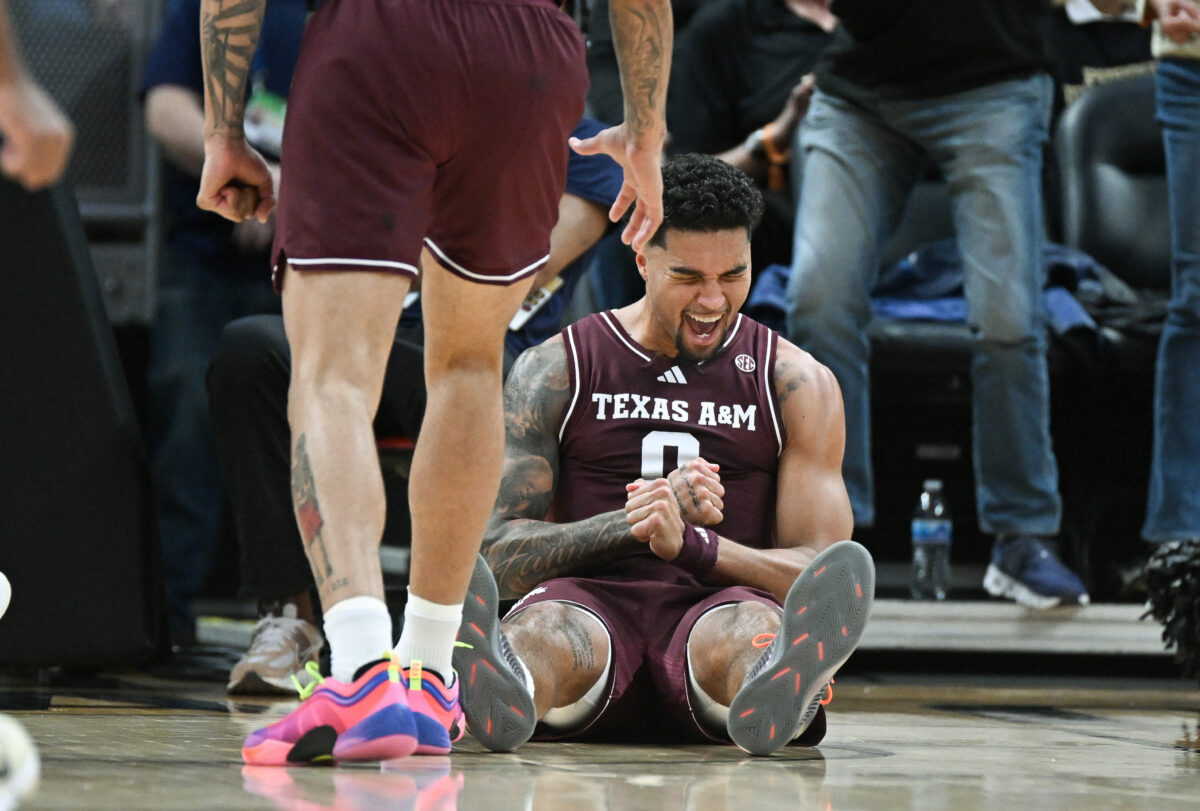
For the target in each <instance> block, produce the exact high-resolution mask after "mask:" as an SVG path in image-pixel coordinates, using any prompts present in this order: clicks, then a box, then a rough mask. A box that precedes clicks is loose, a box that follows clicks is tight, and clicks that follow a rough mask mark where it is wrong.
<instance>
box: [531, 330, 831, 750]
mask: <svg viewBox="0 0 1200 811" xmlns="http://www.w3.org/2000/svg"><path fill="white" fill-rule="evenodd" d="M563 345H564V348H565V351H566V355H567V367H568V371H569V377H570V384H571V394H570V398H569V400H568V403H567V406H566V408H565V409H564V411H563V414H562V416H561V418H560V422H559V426H558V428H559V475H558V481H557V483H556V486H555V494H554V501H553V503H552V505H551V512H550V516H549V517H548V518H549V520H552V521H556V522H559V523H568V522H572V521H578V520H581V519H584V518H589V517H591V516H594V515H597V514H599V513H603V512H610V511H612V510H623V509H624V507H625V498H626V492H625V485H626V484H627V483H629V482H632V481H634V480H635V479H637V478H639V477H640V478H644V479H647V480H649V479H654V478H660V477H664V476H666V475H667V474H668V473H670V472H671V471H672V470H674V469H676V468H677V467H680V466H681V465H683V464H686V463H687V462H688V461H689V460H691V459H694V458H696V457H702V458H704V459H706V460H708V461H709V462H713V463H715V464H718V465H720V472H719V475H720V477H721V483H722V485H724V487H725V495H724V499H723V500H724V504H725V509H724V520H723V521H722V522H721V523H720V524H718V525H716V526H715V527H713V529H715V530H716V532H717V533H718V534H720V535H722V536H723V537H725V538H728V539H730V540H734V541H737V542H739V543H742V544H745V545H747V546H752V547H756V548H771V547H774V546H775V545H776V539H775V493H776V474H777V470H778V463H779V453H780V451H781V449H782V447H783V443H784V441H785V440H786V436H785V434H784V428H783V420H782V417H781V415H780V412H779V404H778V402H777V400H776V395H775V389H774V385H773V377H774V370H775V359H776V354H777V352H778V346H779V336H778V335H777V334H776V333H774V332H773V331H771V330H770V329H768V328H767V327H764V326H763V325H762V324H759V323H758V322H756V321H753V320H751V319H749V318H747V317H745V316H742V315H739V316H737V317H736V318H735V319H734V321H733V324H732V326H731V327H730V330H729V334H728V335H727V336H726V340H725V343H724V344H723V345H722V350H721V352H720V353H719V354H718V355H717V356H716V357H715V358H713V359H711V360H709V361H706V362H704V363H699V364H696V363H689V362H687V361H684V360H681V359H679V358H668V357H663V356H656V355H655V354H654V353H652V352H650V351H648V350H646V349H645V348H643V347H642V346H640V345H639V344H638V343H637V342H636V341H634V339H633V338H632V337H631V336H630V335H629V333H628V332H627V331H626V330H625V328H624V327H622V326H621V324H620V323H619V321H618V320H617V318H616V316H615V314H614V313H612V312H611V311H610V312H603V313H597V314H595V315H592V316H589V317H587V318H584V319H582V320H580V321H578V322H577V323H575V324H573V325H571V326H570V327H567V329H565V330H564V331H563ZM547 600H558V601H564V602H568V603H572V604H575V605H578V606H580V607H582V608H585V609H586V610H588V611H590V612H591V613H593V614H595V615H596V616H597V617H599V618H600V620H601V621H602V622H603V623H604V624H605V626H606V627H607V628H608V630H609V634H610V638H611V642H612V651H613V660H612V663H613V667H612V671H613V673H612V677H611V681H610V688H611V689H610V692H609V695H608V699H607V704H606V705H605V706H604V707H603V709H601V711H600V712H599V713H597V715H596V716H595V717H593V718H592V719H590V720H589V722H588V723H587V725H586V726H585V727H584V728H583V729H581V730H576V731H573V732H571V733H570V737H573V738H579V737H587V738H590V739H617V740H626V741H628V740H631V739H651V740H679V739H681V738H682V739H685V740H686V739H691V740H704V739H710V738H712V737H713V735H712V733H713V730H705V729H704V728H703V727H701V726H700V725H699V723H698V722H697V721H696V718H695V715H694V713H693V712H692V708H691V704H690V697H689V695H688V688H687V681H688V679H687V639H688V636H689V635H690V633H691V629H692V627H693V626H694V625H695V623H696V621H697V620H698V619H699V618H700V617H701V616H702V615H703V614H704V613H705V612H707V611H708V610H710V609H712V608H714V607H716V606H718V605H722V604H725V603H731V602H741V601H744V600H756V601H759V602H764V603H767V604H770V605H775V606H777V605H778V601H776V600H775V598H774V597H773V596H772V595H770V594H767V593H766V592H763V591H758V590H756V589H750V588H745V587H741V586H735V587H728V588H726V587H719V586H708V585H704V584H702V583H701V582H700V581H699V580H697V579H696V578H695V577H694V576H693V575H691V574H689V573H688V572H685V571H684V570H682V569H680V568H678V567H677V566H675V565H674V564H673V563H670V562H668V561H664V560H662V559H660V558H658V557H657V556H656V555H654V553H653V552H651V551H650V550H649V547H644V546H639V548H638V549H636V550H635V551H634V552H632V553H631V554H630V555H629V556H627V557H626V558H624V559H622V560H618V561H615V562H613V563H611V564H609V565H607V566H605V567H604V568H602V569H600V570H598V571H596V572H595V573H594V574H593V575H591V576H589V577H586V578H574V577H568V578H558V579H555V580H551V581H548V582H546V583H542V584H540V585H539V587H538V588H537V589H535V590H534V592H532V593H531V594H530V595H528V596H527V597H525V598H524V599H522V600H521V601H519V602H518V603H517V605H516V606H515V607H514V612H516V611H520V610H522V609H524V608H526V607H528V606H530V605H533V604H534V603H538V602H544V601H547ZM663 710H666V712H664V711H663ZM824 729H825V719H824V715H823V713H822V714H819V715H818V717H817V718H816V719H814V721H813V724H812V725H811V726H810V727H809V731H808V732H806V733H805V735H804V736H802V738H801V741H802V742H803V743H805V744H808V745H811V744H813V743H816V742H817V741H819V740H820V738H821V737H823V735H824ZM541 732H542V734H543V736H544V737H550V735H549V734H547V733H548V730H546V729H544V728H543V730H541ZM584 733H586V734H584Z"/></svg>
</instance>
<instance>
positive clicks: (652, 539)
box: [625, 479, 683, 560]
mask: <svg viewBox="0 0 1200 811" xmlns="http://www.w3.org/2000/svg"><path fill="white" fill-rule="evenodd" d="M625 521H626V523H628V524H629V526H630V527H631V528H632V531H633V537H634V538H636V539H637V540H639V541H641V542H642V543H644V544H648V545H649V546H650V551H651V552H653V553H654V554H655V555H658V557H660V558H662V559H663V560H675V558H677V557H679V552H680V550H681V549H683V516H681V515H680V513H679V503H678V502H677V501H676V500H675V492H674V491H673V490H672V489H671V483H670V482H669V481H667V480H666V479H654V480H653V481H649V482H648V481H646V480H645V479H638V480H637V481H633V482H630V483H629V484H627V485H625Z"/></svg>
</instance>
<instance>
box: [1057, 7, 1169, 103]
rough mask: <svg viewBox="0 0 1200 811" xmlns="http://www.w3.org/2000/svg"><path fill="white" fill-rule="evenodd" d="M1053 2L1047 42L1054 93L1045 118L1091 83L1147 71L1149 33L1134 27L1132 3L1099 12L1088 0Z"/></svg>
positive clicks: (1150, 62)
mask: <svg viewBox="0 0 1200 811" xmlns="http://www.w3.org/2000/svg"><path fill="white" fill-rule="evenodd" d="M1054 5H1055V9H1054V16H1053V17H1052V18H1051V23H1050V44H1051V47H1052V48H1053V49H1054V56H1055V59H1054V62H1055V65H1054V79H1055V85H1056V92H1055V99H1054V110H1055V115H1054V117H1053V118H1052V119H1051V120H1057V117H1058V113H1060V112H1061V111H1062V109H1063V108H1064V107H1066V106H1067V105H1068V104H1070V103H1071V102H1073V101H1074V100H1075V99H1077V98H1079V95H1080V94H1081V93H1083V92H1084V91H1085V90H1087V89H1088V88H1089V87H1091V86H1093V85H1096V84H1100V83H1102V82H1108V81H1112V80H1113V79H1118V78H1122V77H1125V76H1131V75H1136V74H1142V73H1149V72H1150V71H1151V70H1153V68H1154V65H1153V62H1152V61H1151V57H1150V32H1149V31H1147V30H1146V29H1145V28H1143V27H1142V26H1140V25H1138V17H1137V13H1136V12H1135V10H1134V8H1133V3H1131V2H1128V3H1127V2H1123V1H1122V0H1118V2H1117V3H1116V4H1115V5H1113V6H1108V5H1106V7H1107V8H1110V10H1111V13H1105V12H1102V11H1100V10H1099V9H1098V8H1097V7H1096V6H1095V5H1094V4H1093V3H1092V2H1091V0H1054ZM1101 5H1105V4H1104V2H1103V0H1101Z"/></svg>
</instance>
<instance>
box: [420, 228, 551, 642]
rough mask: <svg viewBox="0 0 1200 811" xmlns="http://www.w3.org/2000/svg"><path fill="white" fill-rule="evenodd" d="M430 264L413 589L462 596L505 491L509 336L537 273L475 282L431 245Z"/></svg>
mask: <svg viewBox="0 0 1200 811" xmlns="http://www.w3.org/2000/svg"><path fill="white" fill-rule="evenodd" d="M421 264H422V267H424V268H425V272H424V274H423V279H422V286H421V308H422V317H423V318H424V320H425V387H426V391H427V392H428V394H427V400H426V406H425V419H424V422H423V423H422V424H421V440H420V442H418V443H417V447H416V450H415V452H414V456H413V464H412V474H411V476H410V479H409V500H410V501H411V508H412V524H413V551H412V568H411V575H410V584H411V585H410V587H409V591H410V592H411V593H412V594H416V595H418V596H420V597H422V598H424V599H426V600H431V601H433V602H436V603H455V602H462V599H463V596H464V595H465V594H466V593H467V583H468V582H469V581H470V578H471V571H472V569H473V568H474V565H475V557H476V555H477V554H478V553H479V545H480V541H481V540H482V538H483V531H484V528H485V527H486V525H487V519H488V516H489V515H490V514H491V510H492V505H493V503H494V502H495V498H496V492H497V491H498V490H499V488H500V466H501V461H502V458H503V454H504V413H503V408H502V399H501V396H502V388H503V380H502V369H503V360H504V336H505V333H506V332H507V330H508V323H509V322H510V321H511V320H512V317H513V315H514V314H515V313H516V311H517V308H518V307H519V306H520V305H521V302H522V301H524V299H525V296H526V294H527V293H528V292H529V287H530V284H531V283H532V279H531V278H528V277H527V278H525V279H522V280H519V281H517V282H515V283H513V284H511V285H508V286H502V285H492V284H480V283H477V282H472V281H467V280H466V279H463V278H461V277H459V276H456V275H454V274H453V273H451V272H450V271H448V270H446V269H445V268H444V267H441V266H439V265H438V264H437V263H436V260H434V259H433V258H432V256H431V255H430V254H429V252H428V251H426V252H424V253H423V254H422V257H421ZM455 631H457V626H456V627H455Z"/></svg>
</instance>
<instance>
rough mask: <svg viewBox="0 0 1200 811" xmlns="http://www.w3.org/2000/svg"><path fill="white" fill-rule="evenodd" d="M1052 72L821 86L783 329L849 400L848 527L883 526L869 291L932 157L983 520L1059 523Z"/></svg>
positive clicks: (1043, 529)
mask: <svg viewBox="0 0 1200 811" xmlns="http://www.w3.org/2000/svg"><path fill="white" fill-rule="evenodd" d="M1051 93H1052V83H1051V80H1050V78H1049V77H1048V76H1045V75H1037V76H1034V77H1031V78H1028V79H1021V80H1013V81H1007V82H1000V83H996V84H992V85H988V86H985V87H981V88H978V89H975V90H971V91H966V92H962V93H956V94H952V95H948V96H941V97H937V98H932V99H917V100H889V101H876V102H875V103H873V104H871V105H869V106H861V105H858V104H851V103H849V102H847V101H845V100H842V99H839V98H836V97H832V96H829V95H827V94H824V93H822V92H820V91H817V92H816V93H815V94H814V96H813V100H812V105H811V106H810V108H809V111H808V115H807V116H806V118H805V120H804V124H803V127H802V130H801V133H800V145H801V148H802V154H803V160H804V166H803V180H802V182H801V200H800V206H799V211H798V214H797V217H796V239H795V243H796V252H795V257H794V260H793V267H792V274H791V279H790V282H789V285H788V307H789V314H788V334H789V337H790V338H791V340H792V341H793V342H795V343H797V344H799V345H800V346H801V347H802V348H804V349H806V350H808V351H809V352H811V353H812V354H813V355H814V356H815V357H816V359H817V360H819V361H821V362H822V363H824V364H825V365H826V366H828V367H829V368H830V369H831V370H832V371H833V373H834V375H836V377H837V379H838V382H839V383H840V384H841V388H842V397H843V399H844V402H845V409H846V454H845V458H844V461H843V474H844V476H845V479H846V487H847V489H848V490H849V493H850V502H851V505H852V506H853V509H854V517H855V523H856V524H858V525H859V526H870V525H872V524H873V523H874V519H875V508H874V485H873V477H872V470H871V427H870V416H871V409H870V403H871V397H870V390H869V362H870V344H869V342H868V339H867V335H866V327H867V324H868V322H870V320H871V307H870V301H869V291H870V289H871V286H872V284H873V282H874V281H875V278H876V276H877V274H878V272H879V256H880V250H881V246H882V245H883V244H884V242H885V241H886V239H887V237H888V236H889V235H890V234H891V232H892V231H893V230H894V229H895V227H896V225H897V222H898V221H899V217H900V214H901V213H902V211H903V208H904V204H905V201H906V200H907V199H908V195H909V192H910V191H911V189H912V187H913V185H914V184H915V182H916V181H917V179H918V178H919V177H920V175H921V173H922V171H923V168H924V165H925V160H926V157H925V155H928V157H929V159H932V160H933V161H934V162H936V164H937V165H938V167H939V168H940V169H941V172H942V176H943V177H944V178H945V179H946V182H947V184H948V189H949V192H950V197H951V200H952V206H953V219H954V226H955V231H956V233H957V237H958V242H959V248H960V250H961V252H962V256H963V262H964V265H965V268H964V269H965V291H966V299H967V319H968V324H969V327H970V329H971V332H972V336H973V341H974V360H973V363H972V366H971V381H972V386H973V408H972V422H973V429H972V433H973V447H974V471H975V486H976V498H977V506H978V514H979V523H980V528H981V529H982V530H983V531H984V532H989V533H1000V532H1029V533H1035V534H1039V535H1052V534H1055V533H1057V532H1058V527H1059V520H1060V517H1061V512H1062V506H1061V501H1060V499H1059V495H1058V469H1057V466H1056V463H1055V459H1054V455H1053V451H1052V449H1051V444H1050V429H1049V374H1048V372H1047V368H1046V351H1045V350H1046V331H1045V326H1044V322H1043V315H1042V304H1041V297H1042V292H1041V290H1042V282H1043V271H1042V268H1041V262H1040V253H1041V247H1042V244H1043V241H1044V233H1043V218H1042V191H1041V189H1042V187H1041V167H1042V147H1043V144H1044V143H1045V141H1046V138H1047V126H1048V119H1049V115H1050V104H1051Z"/></svg>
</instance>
